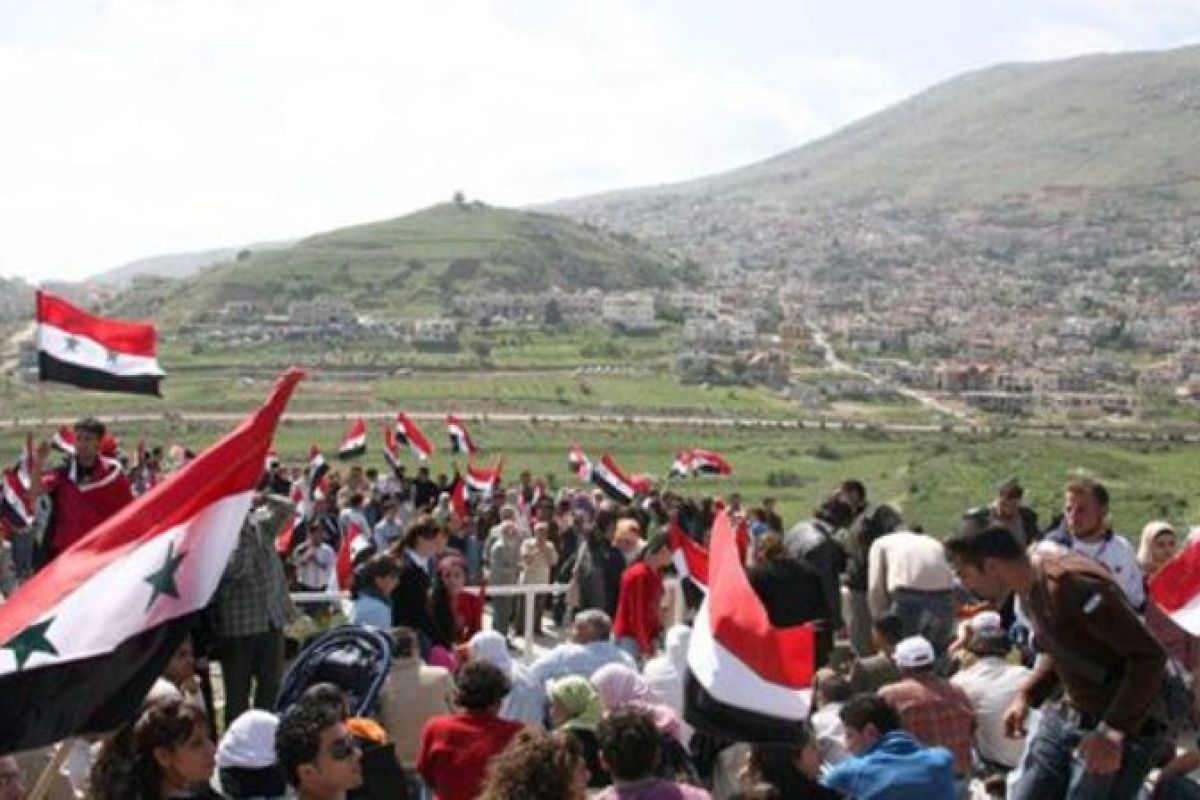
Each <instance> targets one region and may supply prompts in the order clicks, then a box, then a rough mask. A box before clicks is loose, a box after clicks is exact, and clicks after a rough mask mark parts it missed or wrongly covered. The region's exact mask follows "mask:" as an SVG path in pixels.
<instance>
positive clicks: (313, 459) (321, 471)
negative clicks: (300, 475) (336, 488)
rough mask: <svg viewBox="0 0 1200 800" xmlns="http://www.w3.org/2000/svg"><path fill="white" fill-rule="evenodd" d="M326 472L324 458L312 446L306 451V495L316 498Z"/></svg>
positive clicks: (327, 470) (318, 449)
mask: <svg viewBox="0 0 1200 800" xmlns="http://www.w3.org/2000/svg"><path fill="white" fill-rule="evenodd" d="M328 472H329V464H328V462H326V461H325V456H323V455H321V450H320V448H319V447H317V446H316V445H315V444H314V445H313V446H312V447H310V448H309V449H308V475H307V476H306V479H307V482H308V493H309V495H310V496H311V497H314V498H315V497H316V496H317V492H319V491H320V490H321V485H322V484H323V483H324V481H325V475H326V474H327V473H328ZM323 496H324V495H322V497H323Z"/></svg>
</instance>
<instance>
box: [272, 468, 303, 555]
mask: <svg viewBox="0 0 1200 800" xmlns="http://www.w3.org/2000/svg"><path fill="white" fill-rule="evenodd" d="M288 500H290V501H291V502H292V506H293V507H294V509H295V510H294V511H292V518H291V519H290V520H288V523H287V524H286V525H285V526H284V527H283V530H281V531H280V532H279V535H278V536H276V537H275V552H276V553H279V555H281V556H287V554H288V553H290V552H292V545H293V544H295V541H296V531H297V530H300V529H301V528H303V527H304V518H305V517H307V516H308V500H307V499H305V497H304V487H302V486H301V485H300V482H299V481H296V482H294V483H293V484H292V491H291V494H289V495H288Z"/></svg>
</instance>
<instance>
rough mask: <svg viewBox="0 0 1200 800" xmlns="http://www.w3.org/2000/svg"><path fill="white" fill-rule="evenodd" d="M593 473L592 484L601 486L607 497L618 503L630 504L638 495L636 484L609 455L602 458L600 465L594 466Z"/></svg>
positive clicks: (606, 454)
mask: <svg viewBox="0 0 1200 800" xmlns="http://www.w3.org/2000/svg"><path fill="white" fill-rule="evenodd" d="M591 472H592V483H594V484H596V485H597V486H599V487H600V488H601V489H602V490H603V491H604V493H605V494H606V495H608V496H609V497H610V498H612V499H613V500H616V501H617V502H618V503H630V502H632V501H633V498H634V496H635V495H637V489H636V488H634V484H633V483H632V482H631V481H630V479H629V478H628V477H626V476H625V473H623V472H622V471H621V469H620V467H618V466H617V462H615V461H613V458H612V456H610V455H609V454H608V453H605V454H604V455H603V456H602V457H601V458H600V463H598V464H592V470H591Z"/></svg>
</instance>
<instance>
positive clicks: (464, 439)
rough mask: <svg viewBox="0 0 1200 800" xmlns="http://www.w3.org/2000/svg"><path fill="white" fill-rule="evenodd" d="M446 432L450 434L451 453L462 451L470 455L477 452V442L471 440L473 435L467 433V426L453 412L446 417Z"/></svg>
mask: <svg viewBox="0 0 1200 800" xmlns="http://www.w3.org/2000/svg"><path fill="white" fill-rule="evenodd" d="M446 432H447V433H448V434H449V435H450V452H451V453H462V454H464V455H468V456H471V455H474V454H475V453H476V451H477V448H476V447H475V442H473V441H472V440H471V435H470V434H469V433H467V426H466V425H463V424H462V422H461V421H459V419H458V417H456V416H454V415H453V414H449V415H447V417H446Z"/></svg>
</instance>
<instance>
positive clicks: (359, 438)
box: [338, 417, 367, 459]
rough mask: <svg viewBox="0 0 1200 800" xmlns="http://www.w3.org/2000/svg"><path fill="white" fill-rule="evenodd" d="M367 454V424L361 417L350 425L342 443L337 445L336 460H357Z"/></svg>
mask: <svg viewBox="0 0 1200 800" xmlns="http://www.w3.org/2000/svg"><path fill="white" fill-rule="evenodd" d="M366 452H367V423H366V420H364V419H363V418H362V417H359V418H358V419H356V420H354V422H351V423H350V427H349V428H347V429H346V435H345V436H343V437H342V443H341V444H340V445H338V458H342V459H346V458H358V457H359V456H361V455H362V454H364V453H366Z"/></svg>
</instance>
